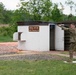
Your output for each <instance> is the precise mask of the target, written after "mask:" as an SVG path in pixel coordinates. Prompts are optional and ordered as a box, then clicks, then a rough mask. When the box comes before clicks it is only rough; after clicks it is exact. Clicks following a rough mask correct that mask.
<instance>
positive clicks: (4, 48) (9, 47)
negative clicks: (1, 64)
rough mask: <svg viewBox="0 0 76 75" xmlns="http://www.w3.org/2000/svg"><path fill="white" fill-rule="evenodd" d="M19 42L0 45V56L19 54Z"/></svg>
mask: <svg viewBox="0 0 76 75" xmlns="http://www.w3.org/2000/svg"><path fill="white" fill-rule="evenodd" d="M17 45H18V43H17V42H4V43H0V55H2V54H12V53H17V51H18V50H17Z"/></svg>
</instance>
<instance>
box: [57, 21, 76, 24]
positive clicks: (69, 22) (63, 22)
mask: <svg viewBox="0 0 76 75" xmlns="http://www.w3.org/2000/svg"><path fill="white" fill-rule="evenodd" d="M71 23H74V24H76V21H72V20H71V21H70V20H67V21H62V22H57V23H56V24H71Z"/></svg>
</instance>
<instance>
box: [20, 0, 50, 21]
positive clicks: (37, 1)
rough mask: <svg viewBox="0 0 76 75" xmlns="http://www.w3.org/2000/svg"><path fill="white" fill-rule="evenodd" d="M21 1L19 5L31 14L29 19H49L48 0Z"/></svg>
mask: <svg viewBox="0 0 76 75" xmlns="http://www.w3.org/2000/svg"><path fill="white" fill-rule="evenodd" d="M23 1H24V0H22V1H21V7H23V9H25V10H26V11H28V13H29V14H30V15H31V18H30V19H31V20H34V21H39V20H42V21H50V20H51V9H52V2H51V1H50V0H29V1H28V2H23Z"/></svg>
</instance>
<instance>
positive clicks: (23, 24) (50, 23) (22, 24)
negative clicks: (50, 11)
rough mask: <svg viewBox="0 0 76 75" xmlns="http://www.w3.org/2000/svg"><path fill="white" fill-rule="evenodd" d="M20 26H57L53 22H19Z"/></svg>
mask: <svg viewBox="0 0 76 75" xmlns="http://www.w3.org/2000/svg"><path fill="white" fill-rule="evenodd" d="M17 24H18V26H27V25H43V26H44V25H55V23H53V22H42V21H25V22H17Z"/></svg>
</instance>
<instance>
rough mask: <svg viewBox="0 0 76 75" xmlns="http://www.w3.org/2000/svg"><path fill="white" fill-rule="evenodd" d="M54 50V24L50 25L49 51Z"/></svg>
mask: <svg viewBox="0 0 76 75" xmlns="http://www.w3.org/2000/svg"><path fill="white" fill-rule="evenodd" d="M52 50H55V25H50V51H52Z"/></svg>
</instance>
